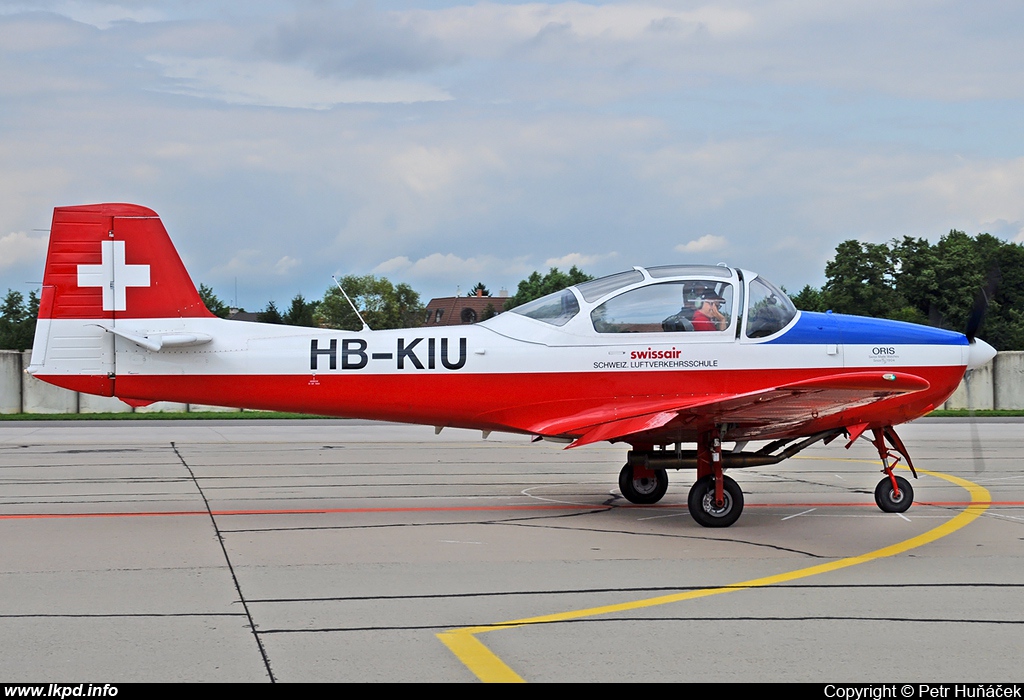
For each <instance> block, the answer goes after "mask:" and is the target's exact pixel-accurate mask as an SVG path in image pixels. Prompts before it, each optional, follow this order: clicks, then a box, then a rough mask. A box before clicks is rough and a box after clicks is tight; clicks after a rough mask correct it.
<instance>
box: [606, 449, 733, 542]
mask: <svg viewBox="0 0 1024 700" xmlns="http://www.w3.org/2000/svg"><path fill="white" fill-rule="evenodd" d="M634 454H635V453H633V452H631V453H630V461H629V462H627V463H626V465H625V466H624V467H623V468H622V471H620V472H619V490H621V491H622V495H623V497H624V498H625V499H626V500H627V501H629V502H630V503H637V504H642V505H651V504H653V503H657V502H658V501H660V500H661V497H662V496H664V495H665V491H667V490H668V474H667V473H666V472H665V470H664V469H659V468H657V467H652V466H650V464H649V463H650V461H651V460H652V459H654V458H656V457H659V456H665V457H668V458H669V459H668V460H667V461H669V462H672V463H673V465H682V464H683V463H684V457H683V456H682V453H677V454H678V456H677V457H676V459H675V460H672V459H671V457H672V455H671V453H668V452H653V451H641V452H640V454H641V455H642V460H636V459H634V458H633V455H634ZM691 454H692V453H688V456H687V458H686V459H689V455H691ZM693 457H694V458H695V459H694V462H695V466H696V467H697V481H696V483H694V485H693V487H692V488H690V495H689V497H688V498H687V505H688V507H689V509H690V515H691V516H692V517H693V519H694V520H696V521H697V522H698V523H699V524H701V525H703V526H704V527H729V526H730V525H732V524H733V523H734V522H736V521H737V520H738V519H739V517H740V514H741V513H742V512H743V491H742V490H741V489H740V485H739V484H737V483H736V482H735V481H733V480H732V479H730V478H729V477H727V476H725V475H724V474H723V473H722V441H721V439H720V438H719V437H712V436H711V434H710V433H708V434H704V435H702V436H701V439H700V440H698V442H697V452H696V454H695V455H693ZM677 468H678V467H677Z"/></svg>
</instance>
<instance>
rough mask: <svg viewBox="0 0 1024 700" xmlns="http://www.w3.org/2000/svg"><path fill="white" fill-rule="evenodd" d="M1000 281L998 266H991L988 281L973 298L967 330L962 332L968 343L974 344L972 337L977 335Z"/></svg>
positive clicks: (1000, 274)
mask: <svg viewBox="0 0 1024 700" xmlns="http://www.w3.org/2000/svg"><path fill="white" fill-rule="evenodd" d="M1002 281H1003V275H1002V273H1001V272H1000V271H999V265H993V266H992V269H991V270H989V271H988V279H987V280H986V281H985V286H984V287H982V288H981V289H979V290H978V294H977V295H976V296H975V297H974V306H972V307H971V313H970V315H969V316H968V317H967V328H966V330H964V335H966V336H967V340H968V341H969V342H971V343H973V342H974V337H975V336H976V335H977V334H978V329H979V328H980V327H981V324H982V322H983V321H984V320H985V313H986V312H987V311H988V303H989V300H990V299H991V298H992V296H993V295H994V294H995V293H996V287H998V286H999V283H1000V282H1002Z"/></svg>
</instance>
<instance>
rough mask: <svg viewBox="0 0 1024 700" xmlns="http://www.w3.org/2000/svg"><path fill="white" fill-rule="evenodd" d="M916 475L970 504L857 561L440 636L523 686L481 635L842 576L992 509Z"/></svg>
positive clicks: (469, 662) (978, 492) (491, 679)
mask: <svg viewBox="0 0 1024 700" xmlns="http://www.w3.org/2000/svg"><path fill="white" fill-rule="evenodd" d="M917 471H918V473H920V474H927V475H929V476H934V477H937V478H939V479H943V480H945V481H948V482H950V483H953V484H956V485H957V486H960V487H962V488H964V489H966V490H967V492H968V493H969V494H970V495H971V502H970V503H969V504H968V505H967V508H966V509H965V510H964V511H963V512H961V513H958V514H957V515H956V516H955V517H953V518H952V519H951V520H948V521H946V522H945V523H943V524H942V525H939V526H938V527H935V528H932V529H931V530H928V531H927V532H924V533H921V534H920V535H917V536H916V537H911V538H910V539H908V540H904V541H902V542H897V543H896V544H893V545H889V546H888V547H882V548H881V549H876V550H874V551H871V552H868V553H866V554H860V555H858V556H855V557H845V558H843V559H837V560H836V561H832V562H828V563H825V564H817V565H815V566H808V567H806V568H803V569H796V570H795V571H788V572H785V573H781V574H775V575H772V576H764V577H762V578H755V579H751V580H749V581H741V582H740V583H734V584H731V585H728V586H719V587H717V588H703V589H701V590H697V591H686V592H683V593H672V594H669V595H662V596H656V597H654V598H644V599H642V600H634V601H629V602H626V603H616V604H615V605H602V606H598V607H593V608H584V609H582V610H571V611H568V612H562V613H552V614H549V615H538V616H536V617H525V618H522V619H518V620H509V621H508V622H499V623H497V624H493V625H481V626H478V627H463V628H460V629H454V630H449V631H447V632H442V633H440V634H438V635H437V637H438V639H440V640H441V641H442V642H443V643H444V644H445V646H447V647H448V648H449V649H450V650H451V652H452V653H453V654H455V656H456V657H458V659H459V661H461V662H462V663H463V664H465V665H466V667H467V668H468V669H469V670H470V671H472V672H473V673H474V674H476V677H477V678H479V679H480V680H482V681H484V682H485V683H509V682H518V683H522V682H524V680H523V679H522V678H521V677H520V676H519V675H518V674H517V673H516V672H515V671H513V670H512V669H511V668H510V667H509V666H508V665H507V664H506V663H505V662H503V661H502V660H501V659H499V658H498V657H497V655H495V654H494V653H493V652H492V651H491V650H490V649H488V648H487V647H486V646H485V645H484V644H483V642H481V641H479V640H478V639H477V638H476V636H475V635H478V634H483V633H485V632H495V631H497V630H505V629H512V628H515V627H524V626H526V625H537V624H544V623H549V622H566V621H568V620H580V619H583V618H586V617H595V616H598V615H608V614H611V613H618V612H626V611H630V610H640V609H642V608H652V607H655V606H657V605H666V604H668V603H678V602H681V601H684V600H695V599H697V598H706V597H708V596H713V595H718V594H720V593H729V592H731V591H740V590H745V589H748V588H759V587H763V586H771V585H773V584H777V583H787V582H789V581H795V580H797V579H802V578H807V577H809V576H817V575H818V574H824V573H828V572H830V571H838V570H839V569H845V568H848V567H851V566H857V565H858V564H864V563H867V562H869V561H874V560H875V559H883V558H885V557H891V556H895V555H896V554H902V553H903V552H907V551H909V550H911V549H915V548H917V547H921V546H924V545H926V544H930V543H931V542H934V541H935V540H938V539H940V538H942V537H945V536H946V535H949V534H952V533H954V532H956V531H957V530H959V529H961V528H963V527H964V526H966V525H968V524H969V523H971V522H972V521H974V520H975V519H976V518H977V517H978V516H980V515H981V514H982V513H984V512H985V511H986V510H987V509H988V505H989V502H990V501H991V500H992V497H991V494H989V492H988V490H987V489H985V488H984V487H983V486H979V485H978V484H975V483H974V482H972V481H967V480H966V479H961V478H960V477H957V476H952V475H950V474H941V473H939V472H931V471H926V470H924V469H918V470H917Z"/></svg>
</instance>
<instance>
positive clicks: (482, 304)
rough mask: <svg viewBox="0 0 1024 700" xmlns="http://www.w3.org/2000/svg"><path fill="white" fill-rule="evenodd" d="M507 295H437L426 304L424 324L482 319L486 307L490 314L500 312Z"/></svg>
mask: <svg viewBox="0 0 1024 700" xmlns="http://www.w3.org/2000/svg"><path fill="white" fill-rule="evenodd" d="M506 300H507V297H438V298H436V299H431V300H430V303H428V304H427V310H426V315H425V318H424V322H423V325H424V326H459V325H462V324H464V323H476V322H477V321H482V320H484V318H485V316H486V315H487V313H488V311H487V307H488V306H490V307H491V308H493V309H494V311H493V312H492V313H491V315H494V314H500V313H501V312H502V310H503V309H504V307H505V301H506Z"/></svg>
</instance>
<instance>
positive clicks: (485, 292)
mask: <svg viewBox="0 0 1024 700" xmlns="http://www.w3.org/2000/svg"><path fill="white" fill-rule="evenodd" d="M478 295H479V296H482V297H489V296H491V290H489V289H488V288H487V287H485V286H484V283H483V282H477V283H476V285H475V286H474V287H473V288H472V289H470V290H469V296H471V297H475V296H478Z"/></svg>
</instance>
